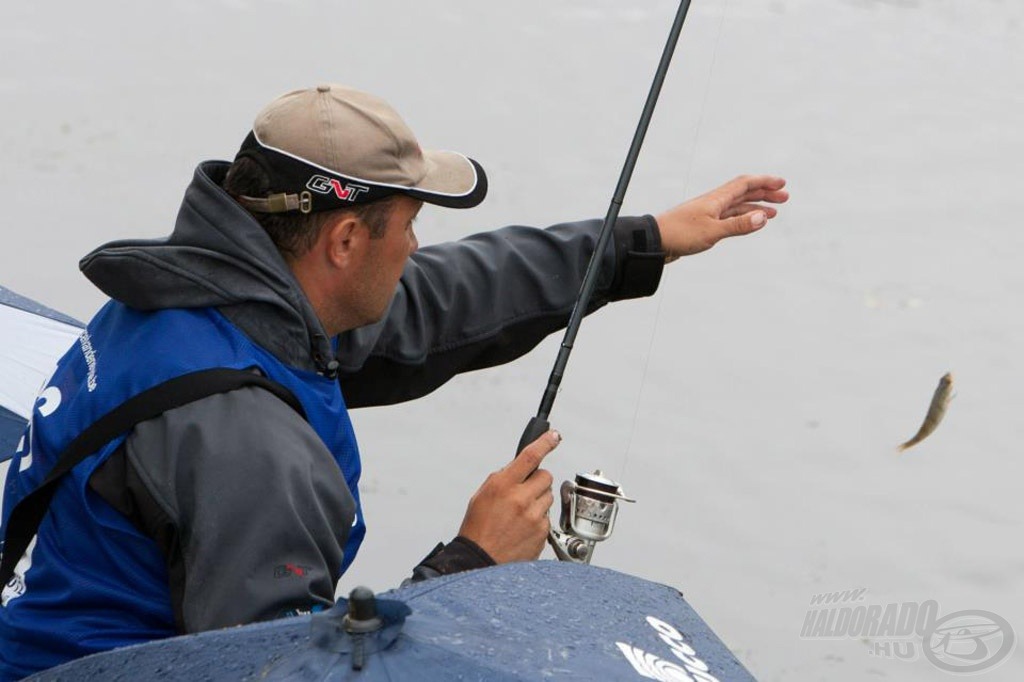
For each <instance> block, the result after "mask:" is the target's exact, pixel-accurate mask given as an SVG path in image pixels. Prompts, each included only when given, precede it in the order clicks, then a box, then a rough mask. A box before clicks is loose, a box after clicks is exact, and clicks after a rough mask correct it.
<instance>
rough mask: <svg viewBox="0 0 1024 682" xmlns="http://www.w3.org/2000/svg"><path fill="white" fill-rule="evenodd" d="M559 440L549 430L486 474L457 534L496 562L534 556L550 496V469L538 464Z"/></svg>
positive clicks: (544, 535) (540, 541)
mask: <svg viewBox="0 0 1024 682" xmlns="http://www.w3.org/2000/svg"><path fill="white" fill-rule="evenodd" d="M560 440H561V437H560V436H559V435H558V433H557V432H556V431H548V432H547V433H545V434H544V435H542V436H541V437H540V438H538V439H537V440H535V441H533V442H532V443H530V444H529V445H527V446H526V447H525V448H523V451H522V452H520V453H519V456H518V457H516V458H515V459H513V460H512V461H511V462H510V463H509V464H508V466H506V467H505V468H503V469H500V470H499V471H496V472H494V473H493V474H491V475H490V476H488V477H487V480H485V481H484V483H483V485H481V486H480V489H479V490H477V491H476V493H475V494H474V495H473V497H472V499H470V501H469V508H468V509H467V510H466V516H465V518H464V519H463V521H462V528H460V529H459V535H462V536H463V537H466V538H469V539H470V540H472V541H473V542H475V543H476V544H478V545H479V546H480V547H481V548H482V549H483V550H484V551H485V552H487V553H488V554H490V555H491V558H492V559H494V561H495V562H497V563H499V564H503V563H508V562H510V561H532V560H533V559H536V558H537V557H539V556H540V552H541V550H542V549H544V541H545V540H546V539H547V536H548V530H550V528H551V523H550V521H549V520H548V510H550V509H551V504H552V502H553V501H554V496H553V495H552V494H551V480H552V479H551V474H550V473H548V472H547V471H545V470H544V469H539V468H538V467H539V466H540V464H541V462H542V461H544V458H545V457H546V456H547V455H548V453H550V452H551V451H552V450H554V449H555V448H556V447H557V446H558V443H559V441H560Z"/></svg>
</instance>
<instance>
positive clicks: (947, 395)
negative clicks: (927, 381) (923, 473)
mask: <svg viewBox="0 0 1024 682" xmlns="http://www.w3.org/2000/svg"><path fill="white" fill-rule="evenodd" d="M952 398H953V374H952V373H950V372H946V373H945V374H943V375H942V378H941V379H939V385H938V386H936V387H935V395H933V396H932V404H931V405H929V406H928V414H926V415H925V417H924V421H923V422H922V423H921V428H919V429H918V430H917V433H915V434H914V437H913V438H911V439H910V440H908V441H907V442H906V443H903V444H902V445H900V447H899V451H900V452H903V451H904V450H906V449H907V448H910V447H913V446H915V445H917V444H918V443H920V442H921V441H923V440H924V439H925V438H927V437H928V436H929V435H930V434H931V432H932V431H934V430H935V429H936V428H937V427H938V426H939V422H941V421H942V418H943V417H945V416H946V408H947V407H949V401H950V400H952Z"/></svg>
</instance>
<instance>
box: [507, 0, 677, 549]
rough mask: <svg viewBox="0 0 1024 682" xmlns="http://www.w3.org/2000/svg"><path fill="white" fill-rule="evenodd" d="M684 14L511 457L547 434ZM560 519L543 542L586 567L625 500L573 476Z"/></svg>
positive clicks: (596, 480) (589, 477)
mask: <svg viewBox="0 0 1024 682" xmlns="http://www.w3.org/2000/svg"><path fill="white" fill-rule="evenodd" d="M689 9H690V0H681V1H680V3H679V9H678V10H677V11H676V16H675V20H674V21H673V22H672V29H671V31H669V35H668V41H666V43H665V49H664V50H663V51H662V53H661V60H660V61H659V62H658V69H657V71H656V72H655V74H654V81H653V82H652V83H651V89H650V91H649V92H648V93H647V101H646V102H645V104H644V109H643V112H642V113H641V114H640V122H639V123H638V124H637V127H636V132H635V133H633V142H632V144H631V145H630V147H629V152H628V153H627V154H626V162H625V164H623V166H622V172H621V173H620V174H619V182H618V184H617V185H616V186H615V193H614V195H613V196H612V200H611V203H610V204H609V206H608V213H607V214H606V215H605V218H604V224H603V225H602V226H601V232H600V234H599V236H598V239H597V245H596V246H595V247H594V253H593V254H592V255H591V257H590V263H589V264H588V265H587V271H586V273H585V274H584V276H583V284H582V286H581V287H580V293H579V296H578V297H577V298H576V303H575V305H574V306H573V309H572V314H570V316H569V325H568V327H567V328H566V330H565V336H564V337H563V338H562V345H561V347H560V348H559V349H558V356H557V357H556V358H555V365H554V367H553V368H552V370H551V375H550V377H549V378H548V385H547V387H546V388H545V389H544V394H543V396H542V398H541V401H540V407H539V408H538V410H537V414H536V415H535V416H533V417H531V418H530V421H529V422H528V423H527V425H526V428H525V429H524V430H523V435H522V437H521V438H520V439H519V446H518V447H517V448H516V454H517V455H518V453H520V452H522V450H523V448H525V447H526V446H527V445H529V444H530V443H532V442H533V441H534V440H536V439H537V438H539V437H540V436H541V435H542V434H543V433H545V432H547V431H548V429H550V428H551V424H550V423H549V422H548V417H549V416H550V415H551V409H552V407H553V406H554V404H555V396H556V395H557V394H558V387H559V386H560V385H561V383H562V377H563V376H564V375H565V368H566V365H567V364H568V363H569V354H570V353H571V352H572V348H573V343H574V342H575V341H576V335H577V334H578V333H579V330H580V325H581V323H582V322H583V316H584V315H585V314H586V311H587V308H588V306H589V305H590V299H591V298H592V297H593V295H594V290H595V289H596V288H597V278H598V270H599V269H600V263H601V255H602V254H603V253H604V251H605V249H606V248H607V247H608V241H609V240H610V239H611V235H612V228H613V226H614V225H615V221H616V220H617V219H618V217H619V209H620V208H622V202H623V200H624V199H625V197H626V188H627V187H628V186H629V180H630V178H631V177H632V176H633V168H634V167H635V166H636V161H637V158H638V157H639V156H640V147H641V146H642V145H643V142H644V137H645V136H646V135H647V127H648V126H649V125H650V122H651V117H652V116H653V114H654V107H655V105H656V104H657V103H658V96H659V95H660V94H661V86H662V85H663V84H664V82H665V75H666V74H667V73H668V67H669V64H670V63H671V62H672V54H673V53H674V52H675V49H676V43H677V42H678V41H679V34H680V33H681V32H682V30H683V22H684V21H686V13H687V12H688V11H689ZM561 493H562V495H561V497H562V500H561V501H562V518H561V522H560V524H559V526H560V529H561V530H560V531H559V530H555V529H552V531H551V535H550V536H549V538H548V540H549V542H550V543H551V546H552V547H553V548H554V550H555V554H556V555H558V558H559V559H562V560H563V561H574V562H580V563H590V557H591V555H592V553H593V548H594V543H596V542H599V541H601V540H604V539H607V537H608V536H609V535H611V532H612V528H613V526H614V523H615V515H616V512H617V505H616V503H617V501H618V500H620V499H622V500H626V501H629V502H632V501H633V500H631V499H629V498H628V497H626V496H625V495H623V494H622V489H621V488H620V487H619V486H618V485H617V484H616V483H615V482H614V481H611V480H609V479H607V478H605V477H604V475H603V474H602V473H601V472H600V470H598V471H595V472H594V473H593V474H577V475H576V481H575V483H571V482H569V481H566V482H565V483H563V484H562V490H561Z"/></svg>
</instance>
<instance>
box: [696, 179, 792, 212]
mask: <svg viewBox="0 0 1024 682" xmlns="http://www.w3.org/2000/svg"><path fill="white" fill-rule="evenodd" d="M785 186H786V180H785V178H780V177H777V176H775V175H741V176H739V177H738V178H735V179H733V180H730V181H729V182H727V183H725V184H724V185H722V186H721V187H719V188H718V189H716V190H714V192H715V193H716V194H718V195H719V196H720V198H721V199H722V200H723V201H724V202H725V203H726V204H727V205H731V204H734V203H737V202H748V201H762V200H764V201H771V202H772V203H782V202H784V201H785V200H786V199H788V198H789V193H788V192H786V191H784V190H783V189H782V188H783V187H785ZM769 195H771V197H772V198H769Z"/></svg>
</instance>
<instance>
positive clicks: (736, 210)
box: [722, 204, 779, 218]
mask: <svg viewBox="0 0 1024 682" xmlns="http://www.w3.org/2000/svg"><path fill="white" fill-rule="evenodd" d="M752 211H764V213H765V214H766V215H767V216H768V217H769V218H774V217H775V216H777V215H778V214H779V212H778V211H777V210H776V209H774V208H772V207H771V206H762V205H761V204H740V205H738V206H733V207H732V208H729V209H726V211H725V212H724V213H722V217H723V218H732V217H733V216H738V215H743V214H744V213H750V212H752Z"/></svg>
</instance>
